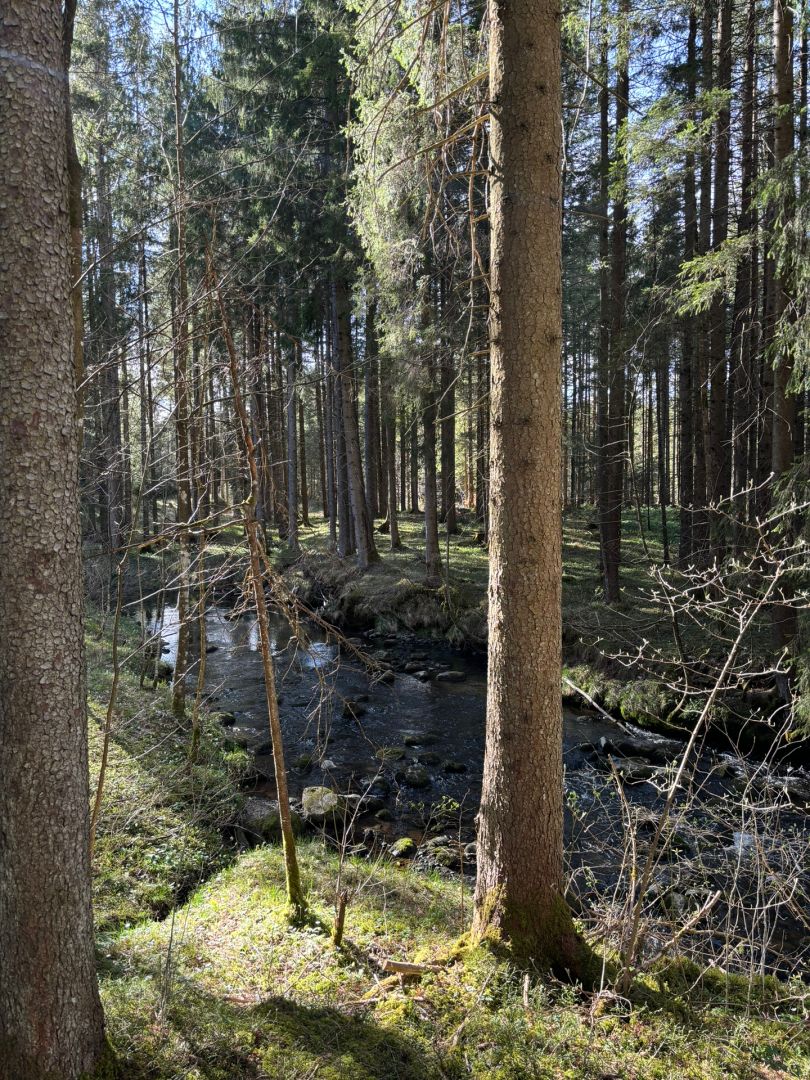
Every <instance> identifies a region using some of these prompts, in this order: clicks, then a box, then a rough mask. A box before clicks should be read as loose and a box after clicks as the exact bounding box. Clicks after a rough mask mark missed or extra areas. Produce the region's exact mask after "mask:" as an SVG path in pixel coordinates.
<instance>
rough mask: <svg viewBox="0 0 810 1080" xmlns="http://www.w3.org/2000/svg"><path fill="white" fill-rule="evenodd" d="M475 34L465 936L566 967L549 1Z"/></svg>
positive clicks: (553, 36) (575, 941)
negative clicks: (475, 592) (478, 646)
mask: <svg viewBox="0 0 810 1080" xmlns="http://www.w3.org/2000/svg"><path fill="white" fill-rule="evenodd" d="M489 25H490V59H489V79H490V101H491V115H492V120H491V176H490V184H491V203H490V221H491V229H492V233H491V240H490V260H491V263H490V273H491V306H490V356H491V371H492V401H491V448H492V462H491V473H490V585H489V680H488V691H487V728H486V754H485V759H484V780H483V790H482V795H481V810H480V814H479V832H478V877H477V881H476V889H475V915H474V922H473V937H474V938H475V939H478V940H480V939H485V938H489V937H490V936H495V937H497V938H501V939H505V940H506V941H508V942H509V944H510V945H511V947H512V948H513V949H514V950H515V951H516V952H517V953H518V954H523V955H528V956H531V957H533V958H534V959H536V960H538V961H539V962H540V963H542V964H548V965H551V966H552V967H554V968H555V969H557V970H560V971H565V970H567V971H575V970H579V969H580V967H581V964H582V960H583V947H582V943H581V941H580V939H579V938H578V937H577V935H576V933H575V931H574V927H573V923H572V920H571V915H570V912H569V910H568V907H567V905H566V902H565V897H564V894H563V774H562V712H561V703H560V663H561V632H562V618H561V606H560V605H561V580H562V529H561V512H562V507H561V491H560V466H561V457H560V455H561V409H560V404H561V403H560V348H561V343H562V277H561V261H560V260H561V194H562V192H561V165H562V145H561V130H562V123H561V88H560V10H559V5H557V4H554V3H552V2H551V0H490V3H489ZM526 640H530V641H531V642H532V649H531V650H527V649H525V648H524V647H523V645H522V643H523V642H525V641H526Z"/></svg>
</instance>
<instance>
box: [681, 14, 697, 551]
mask: <svg viewBox="0 0 810 1080" xmlns="http://www.w3.org/2000/svg"><path fill="white" fill-rule="evenodd" d="M696 62H697V17H696V15H695V12H694V9H690V12H689V36H688V39H687V45H686V101H687V108H688V109H689V110H690V111H691V110H692V108H693V107H694V101H695V95H696V89H697V72H696V69H695V65H696ZM683 216H684V239H683V258H684V262H690V261H691V260H692V259H693V258H694V257H695V251H696V249H697V189H696V187H695V155H694V152H693V151H691V150H690V151H688V152H687V154H686V157H685V161H684V176H683ZM695 347H696V339H695V331H694V326H693V319H692V318H691V316H687V317H686V318H685V319H684V321H683V328H682V331H681V353H680V362H679V368H678V372H679V384H678V440H679V454H678V502H679V504H680V515H679V520H680V540H679V544H678V559H679V561H680V562H681V564H683V565H686V564H687V563H688V562H689V559H690V558H691V556H692V551H693V543H692V520H693V513H694V511H693V503H694V499H695V489H694V475H693V472H694V460H695V459H694V437H695V423H694V378H695V371H694V368H695Z"/></svg>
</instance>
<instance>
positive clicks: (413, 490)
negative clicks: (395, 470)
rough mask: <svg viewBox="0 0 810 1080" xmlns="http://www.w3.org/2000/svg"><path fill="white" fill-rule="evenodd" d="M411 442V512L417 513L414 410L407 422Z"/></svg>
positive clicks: (416, 447)
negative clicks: (408, 422)
mask: <svg viewBox="0 0 810 1080" xmlns="http://www.w3.org/2000/svg"><path fill="white" fill-rule="evenodd" d="M409 431H410V436H411V438H410V443H411V507H410V509H411V513H412V514H418V513H419V425H418V423H417V418H416V412H415V410H414V411H413V412H411V422H410V424H409Z"/></svg>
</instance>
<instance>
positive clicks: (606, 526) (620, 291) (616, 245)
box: [600, 0, 630, 604]
mask: <svg viewBox="0 0 810 1080" xmlns="http://www.w3.org/2000/svg"><path fill="white" fill-rule="evenodd" d="M629 10H630V5H629V0H622V2H621V11H620V21H619V41H618V45H617V49H616V142H615V152H614V168H613V180H614V186H615V188H616V196H615V198H614V200H613V221H612V229H611V234H610V283H609V293H610V350H609V361H608V368H609V379H610V394H609V400H608V414H607V463H606V466H605V484H606V487H607V493H606V495H605V500H604V510H603V511H602V513H601V515H600V519H601V525H602V561H603V568H602V569H603V574H604V582H605V600H606V601H607V602H608V603H609V604H615V603H617V602H618V600H619V566H620V565H621V546H622V505H623V502H624V470H625V462H626V460H627V363H626V360H625V355H624V352H625V347H626V344H627V343H626V340H625V338H626V334H625V316H626V306H627V164H626V161H625V155H624V150H623V147H622V140H623V139H625V138H626V127H627V119H628V115H629V111H630V44H629V42H630V32H629V28H628V25H627V23H628V18H629Z"/></svg>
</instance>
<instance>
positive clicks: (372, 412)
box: [363, 300, 380, 521]
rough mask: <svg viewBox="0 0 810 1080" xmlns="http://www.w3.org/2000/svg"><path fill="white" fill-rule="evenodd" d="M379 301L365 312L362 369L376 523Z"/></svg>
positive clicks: (368, 496)
mask: <svg viewBox="0 0 810 1080" xmlns="http://www.w3.org/2000/svg"><path fill="white" fill-rule="evenodd" d="M376 308H377V305H376V302H375V301H374V300H369V302H368V307H367V310H366V362H365V365H364V369H363V388H364V392H365V393H364V416H363V452H364V457H365V465H366V499H367V502H368V512H369V514H370V516H371V520H372V521H373V520H374V518H375V517H377V516H378V515H379V513H380V498H379V489H380V474H379V456H380V432H379V394H378V387H379V380H378V376H377V329H376V315H377V312H376Z"/></svg>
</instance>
